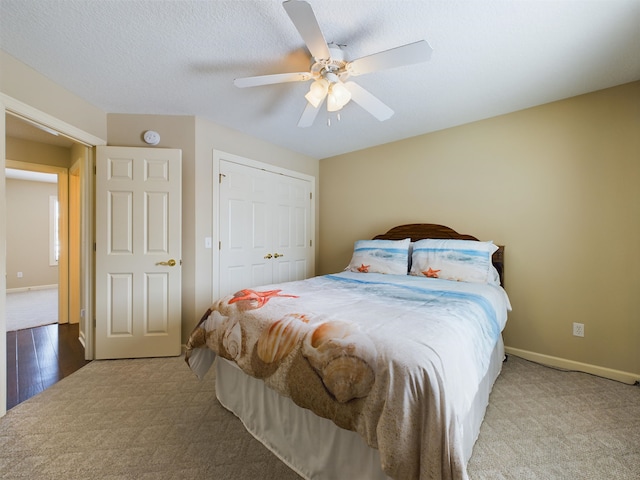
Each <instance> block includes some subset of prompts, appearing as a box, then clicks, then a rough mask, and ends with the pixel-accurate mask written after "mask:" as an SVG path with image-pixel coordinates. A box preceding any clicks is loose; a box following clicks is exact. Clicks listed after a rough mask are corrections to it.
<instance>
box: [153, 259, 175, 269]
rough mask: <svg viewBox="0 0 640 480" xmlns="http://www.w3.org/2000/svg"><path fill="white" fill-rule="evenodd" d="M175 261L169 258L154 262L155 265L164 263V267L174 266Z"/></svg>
mask: <svg viewBox="0 0 640 480" xmlns="http://www.w3.org/2000/svg"><path fill="white" fill-rule="evenodd" d="M175 264H176V261H175V260H174V259H173V258H172V259H171V260H169V261H168V262H158V263H156V265H164V266H165V267H173V266H175Z"/></svg>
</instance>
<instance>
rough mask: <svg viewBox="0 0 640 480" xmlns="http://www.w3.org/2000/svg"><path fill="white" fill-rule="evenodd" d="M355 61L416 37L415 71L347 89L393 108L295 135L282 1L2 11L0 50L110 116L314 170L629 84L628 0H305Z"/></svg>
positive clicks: (27, 0)
mask: <svg viewBox="0 0 640 480" xmlns="http://www.w3.org/2000/svg"><path fill="white" fill-rule="evenodd" d="M309 3H310V4H311V6H312V7H313V10H314V12H315V14H316V17H317V19H318V22H319V24H320V27H321V29H322V31H323V33H324V36H325V38H326V40H327V41H328V42H335V43H338V44H344V45H346V47H345V51H346V55H347V57H348V58H347V59H351V60H352V59H355V58H358V57H361V56H364V55H368V54H371V53H376V52H378V51H381V50H387V49H390V48H393V47H396V46H399V45H403V44H406V43H411V42H415V41H417V40H421V39H424V40H427V41H428V42H429V43H430V45H431V46H432V47H433V50H434V51H433V55H432V57H431V60H430V61H429V62H427V63H422V64H417V65H410V66H404V67H399V68H395V69H391V70H384V71H380V72H375V73H371V74H367V75H362V76H359V77H357V79H355V80H356V81H357V83H359V84H360V85H361V86H363V87H365V88H366V89H367V90H369V91H370V92H371V93H372V94H374V95H375V96H376V97H378V98H379V99H380V100H382V101H383V102H384V103H386V104H387V105H388V106H389V107H391V108H392V109H393V110H394V111H395V115H394V116H392V117H391V118H390V119H389V120H386V121H384V122H379V121H377V120H376V119H374V118H373V117H372V116H371V115H369V114H368V113H367V112H365V111H364V110H362V109H361V108H360V107H359V106H358V105H356V104H354V103H353V102H351V103H349V104H348V105H347V106H346V107H345V108H344V109H343V110H342V113H341V120H340V121H339V122H338V121H337V120H336V119H335V116H333V115H332V117H331V118H332V122H331V126H327V117H328V115H329V114H328V113H327V112H326V111H322V112H321V113H320V114H319V115H318V118H317V119H316V122H315V123H314V125H313V126H312V127H310V128H306V129H302V128H298V127H297V126H296V125H297V122H298V119H299V117H300V115H301V113H302V111H303V109H304V106H305V99H304V94H305V93H306V91H307V90H308V83H307V82H304V83H288V84H280V85H270V86H262V87H254V88H245V89H239V88H236V87H235V86H234V85H233V79H234V78H237V77H245V76H252V75H265V74H271V73H281V72H296V71H307V70H308V68H309V63H310V62H309V53H308V51H307V50H306V48H305V46H304V43H303V41H302V39H301V38H300V36H299V34H298V32H297V31H296V29H295V27H294V26H293V24H292V22H291V21H290V19H289V17H288V16H287V14H286V12H285V10H284V9H283V7H282V2H281V1H280V0H234V1H189V0H180V1H179V0H173V1H161V0H152V1H143V0H120V1H106V0H104V1H97V0H93V1H89V0H57V1H53V0H0V48H1V49H2V50H4V51H5V52H6V53H8V54H10V55H12V56H13V57H15V58H17V59H18V60H20V61H22V62H23V63H25V64H27V65H29V66H31V67H32V68H34V69H35V70H37V71H39V72H40V73H42V74H43V75H45V76H46V77H48V78H50V79H51V80H53V81H54V82H56V83H58V84H60V85H62V86H63V87H65V88H66V89H68V90H70V91H71V92H73V93H75V94H77V95H78V96H80V97H82V98H84V99H85V100H87V101H88V102H90V103H92V104H94V105H96V106H97V107H99V108H101V109H102V110H104V111H105V112H109V113H139V114H163V115H164V114H168V115H197V116H201V117H203V118H206V119H209V120H211V121H213V122H215V123H219V124H221V125H226V126H228V127H231V128H233V129H236V130H239V131H242V132H245V133H247V134H249V135H252V136H255V137H258V138H262V139H264V140H267V141H269V142H272V143H274V144H277V145H281V146H283V147H285V148H288V149H291V150H294V151H297V152H300V153H303V154H306V155H309V156H311V157H314V158H326V157H329V156H333V155H337V154H341V153H345V152H349V151H354V150H358V149H362V148H366V147H370V146H373V145H378V144H382V143H387V142H390V141H394V140H399V139H403V138H407V137H411V136H415V135H420V134H423V133H427V132H432V131H436V130H441V129H444V128H448V127H451V126H455V125H461V124H464V123H468V122H473V121H476V120H480V119H483V118H488V117H492V116H496V115H500V114H504V113H508V112H512V111H516V110H520V109H523V108H527V107H531V106H535V105H539V104H543V103H548V102H552V101H555V100H559V99H562V98H567V97H571V96H575V95H579V94H582V93H587V92H591V91H595V90H599V89H603V88H607V87H611V86H615V85H620V84H623V83H627V82H630V81H634V80H639V79H640V54H639V52H640V0H557V1H553V0H536V1H533V0H530V1H527V0H502V1H496V0H484V1H479V0H473V1H471V0H467V1H426V0H419V1H410V0H340V1H338V0H309Z"/></svg>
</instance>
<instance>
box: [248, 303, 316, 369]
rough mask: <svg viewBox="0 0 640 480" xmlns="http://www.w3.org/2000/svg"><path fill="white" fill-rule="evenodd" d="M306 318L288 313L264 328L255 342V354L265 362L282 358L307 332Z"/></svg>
mask: <svg viewBox="0 0 640 480" xmlns="http://www.w3.org/2000/svg"><path fill="white" fill-rule="evenodd" d="M307 322H308V319H307V318H306V317H305V316H304V315H300V314H289V315H286V316H285V317H283V318H281V319H280V320H276V321H275V322H273V323H272V324H271V325H269V327H268V328H266V329H265V330H264V331H263V332H262V334H261V335H260V338H259V339H258V343H257V347H256V349H257V354H258V357H259V358H260V360H262V361H263V362H265V363H273V362H277V361H278V360H282V359H283V358H284V357H286V356H287V355H289V353H291V351H292V350H293V348H294V347H295V346H296V344H297V343H298V341H299V340H300V339H301V338H302V337H303V335H305V333H307V330H308V326H307Z"/></svg>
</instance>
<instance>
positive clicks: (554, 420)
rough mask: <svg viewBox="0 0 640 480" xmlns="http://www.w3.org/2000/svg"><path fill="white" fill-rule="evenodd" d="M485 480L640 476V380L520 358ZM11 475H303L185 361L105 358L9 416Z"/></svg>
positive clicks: (508, 371) (494, 405)
mask: <svg viewBox="0 0 640 480" xmlns="http://www.w3.org/2000/svg"><path fill="white" fill-rule="evenodd" d="M469 476H470V478H471V479H472V480H478V479H491V480H496V479H541V480H542V479H544V480H550V479H563V480H565V479H594V480H596V479H597V480H600V479H603V480H604V479H607V480H608V479H634V480H637V479H638V478H640V387H637V386H629V385H623V384H621V383H617V382H613V381H609V380H604V379H601V378H597V377H593V376H590V375H586V374H579V373H566V372H560V371H557V370H553V369H549V368H545V367H542V366H539V365H536V364H533V363H530V362H526V361H524V360H520V359H518V358H514V357H511V358H510V359H509V361H508V362H506V363H505V364H504V368H503V373H502V375H501V376H500V378H499V379H498V381H497V383H496V385H495V387H494V391H493V393H492V396H491V401H490V407H489V409H488V411H487V415H486V418H485V423H484V424H483V426H482V429H481V434H480V439H479V441H478V442H477V444H476V447H475V449H474V454H473V457H472V459H471V461H470V463H469ZM0 478H8V479H26V478H29V479H113V480H115V479H136V480H137V479H149V480H151V479H153V480H158V479H186V480H191V479H193V480H195V479H216V480H235V479H238V480H241V479H261V480H262V479H263V480H269V479H273V480H276V479H277V480H294V479H299V477H298V476H297V475H296V474H295V473H293V472H292V471H290V470H289V469H288V468H287V467H286V466H285V465H284V464H283V463H281V462H280V461H279V460H278V459H277V458H275V457H274V456H273V455H272V454H271V453H269V452H268V451H267V450H266V449H265V448H264V447H263V446H262V445H261V444H260V443H259V442H257V441H256V440H255V439H254V438H253V437H252V436H251V435H249V434H248V433H246V431H245V430H244V429H243V427H242V425H241V423H240V421H239V420H238V419H237V418H236V417H234V416H233V415H232V414H231V413H229V412H227V411H226V410H224V409H223V408H222V407H221V406H220V405H219V404H218V403H217V401H216V400H215V392H214V386H213V378H212V376H211V374H210V375H209V376H208V377H207V378H206V379H205V380H203V381H201V382H200V381H198V380H197V379H196V378H195V377H194V376H193V375H192V374H191V372H190V371H189V370H188V369H187V366H186V364H185V363H184V361H183V360H182V358H169V359H143V360H118V361H94V362H92V363H90V364H89V365H87V366H86V367H83V368H82V369H81V370H79V371H77V372H76V373H74V374H73V375H71V376H69V377H67V378H65V379H64V380H62V381H61V382H59V383H57V384H56V385H54V386H53V387H51V388H50V389H49V390H46V391H45V392H43V393H41V394H39V395H37V396H35V397H33V398H31V399H30V400H28V401H26V402H24V403H22V404H20V405H18V406H17V407H15V408H13V409H12V410H10V411H9V412H8V413H7V415H6V416H5V417H4V418H2V419H0Z"/></svg>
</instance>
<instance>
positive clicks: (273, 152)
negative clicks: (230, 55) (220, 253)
mask: <svg viewBox="0 0 640 480" xmlns="http://www.w3.org/2000/svg"><path fill="white" fill-rule="evenodd" d="M107 118H108V120H107V124H108V132H109V134H108V144H109V145H123V146H133V147H141V146H148V145H146V144H145V143H144V141H143V140H142V134H143V133H144V132H145V131H146V130H155V131H157V132H158V133H159V134H160V138H161V141H160V143H159V144H158V147H164V148H180V149H182V179H183V180H182V191H183V195H182V202H183V204H182V228H183V235H182V251H183V258H182V260H183V266H182V301H183V305H182V337H183V341H186V338H187V337H188V335H189V334H190V333H191V330H192V329H193V327H194V326H195V325H196V323H197V322H198V320H199V319H200V317H201V316H202V314H203V313H204V311H205V310H206V309H207V308H208V307H209V306H210V305H211V303H212V302H213V296H214V295H215V292H212V275H213V253H214V251H213V249H207V248H205V243H204V239H205V237H214V236H215V235H214V230H213V229H214V226H213V225H212V218H213V208H214V203H213V202H214V198H216V197H217V191H216V188H217V183H215V182H214V181H213V151H214V150H221V151H223V152H227V153H233V154H235V155H239V156H243V157H246V158H250V159H252V160H256V161H260V162H264V163H268V164H272V165H275V166H278V167H282V168H288V169H291V170H294V171H297V172H301V173H305V174H307V175H311V176H314V177H316V178H317V177H318V171H319V162H318V161H317V160H314V159H310V158H308V157H306V156H303V155H300V154H296V153H294V152H291V151H289V150H285V149H282V148H280V147H276V146H275V145H272V144H269V143H267V142H264V141H261V140H258V139H255V138H252V137H249V136H248V135H244V134H241V133H239V132H237V131H234V130H231V129H228V128H226V127H222V126H220V125H217V124H214V123H211V122H209V121H207V120H204V119H201V118H197V117H191V116H160V115H127V114H109V115H108V116H107ZM316 218H317V216H316Z"/></svg>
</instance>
